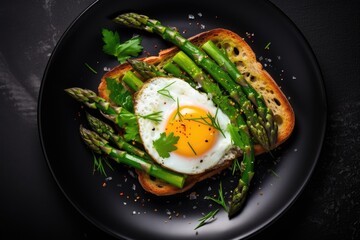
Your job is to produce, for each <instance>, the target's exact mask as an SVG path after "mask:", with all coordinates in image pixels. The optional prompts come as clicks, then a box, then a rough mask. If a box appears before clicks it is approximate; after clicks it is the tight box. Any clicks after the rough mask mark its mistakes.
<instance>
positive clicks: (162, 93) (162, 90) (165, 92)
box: [157, 82, 175, 101]
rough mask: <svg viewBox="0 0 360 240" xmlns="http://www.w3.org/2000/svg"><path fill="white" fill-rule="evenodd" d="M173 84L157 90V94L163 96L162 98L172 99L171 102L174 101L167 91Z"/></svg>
mask: <svg viewBox="0 0 360 240" xmlns="http://www.w3.org/2000/svg"><path fill="white" fill-rule="evenodd" d="M174 83H175V82H172V83H170V84H168V85H166V86H165V87H163V88H162V89H160V90H158V91H157V92H158V93H159V94H161V95H163V96H165V97H168V98H170V99H172V100H174V101H175V99H174V97H173V96H171V94H170V91H169V90H168V89H167V88H168V87H170V86H171V85H173V84H174Z"/></svg>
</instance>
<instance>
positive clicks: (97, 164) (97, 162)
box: [93, 154, 114, 177]
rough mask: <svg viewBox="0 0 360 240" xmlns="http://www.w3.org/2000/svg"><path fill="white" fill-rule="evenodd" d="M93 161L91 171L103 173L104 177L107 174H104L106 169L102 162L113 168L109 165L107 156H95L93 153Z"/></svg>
mask: <svg viewBox="0 0 360 240" xmlns="http://www.w3.org/2000/svg"><path fill="white" fill-rule="evenodd" d="M93 161H94V165H93V173H95V172H99V173H100V174H101V175H104V176H105V177H107V174H106V171H105V168H104V164H103V163H104V162H105V164H106V165H107V166H108V167H109V168H110V169H111V170H114V169H113V168H112V166H111V165H110V163H109V162H108V161H107V158H105V157H103V156H99V157H96V156H95V154H93Z"/></svg>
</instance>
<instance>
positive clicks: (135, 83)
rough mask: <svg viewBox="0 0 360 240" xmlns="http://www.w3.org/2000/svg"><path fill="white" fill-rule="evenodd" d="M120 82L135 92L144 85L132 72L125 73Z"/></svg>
mask: <svg viewBox="0 0 360 240" xmlns="http://www.w3.org/2000/svg"><path fill="white" fill-rule="evenodd" d="M122 80H123V81H124V82H125V83H126V84H127V85H128V86H129V87H130V88H131V89H132V90H134V91H137V90H138V89H139V88H140V87H141V86H142V85H143V84H144V83H143V82H142V81H141V79H139V78H138V77H137V76H136V75H135V74H134V73H133V72H132V71H130V70H129V71H127V72H126V73H125V74H124V76H123V78H122Z"/></svg>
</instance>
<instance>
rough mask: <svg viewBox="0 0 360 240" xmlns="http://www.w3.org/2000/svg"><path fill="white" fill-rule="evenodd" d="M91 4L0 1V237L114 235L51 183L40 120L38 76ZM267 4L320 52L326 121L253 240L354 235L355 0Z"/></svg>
mask: <svg viewBox="0 0 360 240" xmlns="http://www.w3.org/2000/svg"><path fill="white" fill-rule="evenodd" d="M92 2H93V1H92V0H66V1H60V0H58V1H56V0H32V1H21V0H11V1H10V0H2V1H1V2H0V29H1V34H0V109H1V111H0V123H1V124H0V150H1V155H0V156H1V157H0V159H1V160H0V186H1V188H0V189H1V195H0V238H1V239H16V238H21V239H23V238H25V237H26V238H32V237H36V238H40V237H41V238H51V239H86V238H87V239H100V238H101V239H112V238H111V237H109V236H107V235H106V234H105V233H103V232H102V231H101V230H99V229H97V227H95V226H93V225H92V224H91V223H89V222H88V221H87V220H86V219H84V218H83V217H82V215H80V214H79V213H78V212H77V211H76V210H75V209H74V208H73V207H72V205H71V204H70V203H69V202H68V201H67V200H66V198H65V197H64V196H63V194H62V193H61V191H60V189H59V188H58V187H57V185H56V183H55V181H54V180H53V178H52V176H51V173H50V171H49V169H48V167H47V165H46V161H45V159H44V157H43V154H42V150H41V147H40V140H39V134H38V130H37V121H36V117H37V116H36V115H37V113H36V111H37V98H38V93H39V88H40V84H41V78H42V76H43V73H44V69H45V67H46V64H47V61H48V59H49V57H50V55H51V52H52V50H53V49H54V47H55V45H56V43H57V41H58V40H59V38H60V37H61V35H62V34H63V32H64V31H65V30H66V28H67V27H68V26H69V25H70V23H71V22H72V21H73V20H74V19H75V18H76V17H77V16H78V15H79V14H80V13H81V12H82V11H83V10H84V9H85V8H86V7H87V6H88V5H90V4H91V3H92ZM271 2H272V3H274V4H275V5H276V6H277V7H279V8H280V9H281V10H282V11H283V12H284V13H285V14H286V15H287V16H289V18H290V19H291V20H292V21H293V22H294V23H295V24H296V25H297V27H298V28H299V30H300V31H301V32H302V33H303V34H304V36H305V38H306V39H307V40H308V42H309V44H310V46H311V47H312V49H313V51H314V53H315V56H316V57H317V59H318V62H319V65H320V68H321V70H322V73H323V77H324V84H325V88H326V92H327V101H328V124H327V131H326V135H325V141H324V146H323V150H322V152H321V155H320V159H319V161H318V164H317V166H316V168H315V171H314V173H313V176H312V177H311V179H310V181H309V182H308V184H307V186H306V188H305V190H304V191H303V193H302V194H301V195H300V197H299V198H298V199H297V201H296V202H295V203H294V204H293V206H292V207H291V208H290V209H289V210H288V211H286V212H285V213H284V214H283V215H282V216H281V217H280V218H279V219H278V220H277V221H276V222H275V223H273V224H272V225H271V226H269V227H268V228H266V229H265V230H264V231H262V232H261V233H259V234H258V235H256V236H255V237H254V239H275V238H276V239H283V238H287V239H360V206H359V204H360V153H359V151H358V150H360V148H359V144H360V134H359V130H360V129H359V125H360V123H359V122H360V77H359V76H360V1H355V0H345V1H340V0H331V1H330V0H313V1H310V0H298V1H291V3H290V1H286V0H272V1H271ZM22 146H26V147H25V148H22Z"/></svg>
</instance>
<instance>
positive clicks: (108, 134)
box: [86, 113, 151, 160]
mask: <svg viewBox="0 0 360 240" xmlns="http://www.w3.org/2000/svg"><path fill="white" fill-rule="evenodd" d="M86 118H87V120H88V122H89V124H90V127H91V128H92V129H93V130H94V131H95V132H97V134H99V135H100V136H101V137H103V138H105V139H106V140H110V141H112V142H113V143H115V144H116V145H117V147H118V148H120V149H122V150H125V151H126V152H128V153H130V154H135V155H136V156H139V157H142V158H144V159H146V160H151V157H150V156H149V155H148V154H147V153H146V152H144V151H142V150H141V149H138V148H136V147H135V146H133V145H132V144H129V143H127V142H126V141H125V139H124V138H123V137H121V136H120V135H118V134H116V133H115V131H114V129H113V128H112V127H111V126H110V125H108V124H106V123H104V122H103V121H101V120H100V119H98V118H96V117H94V116H92V115H90V114H89V113H86Z"/></svg>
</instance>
